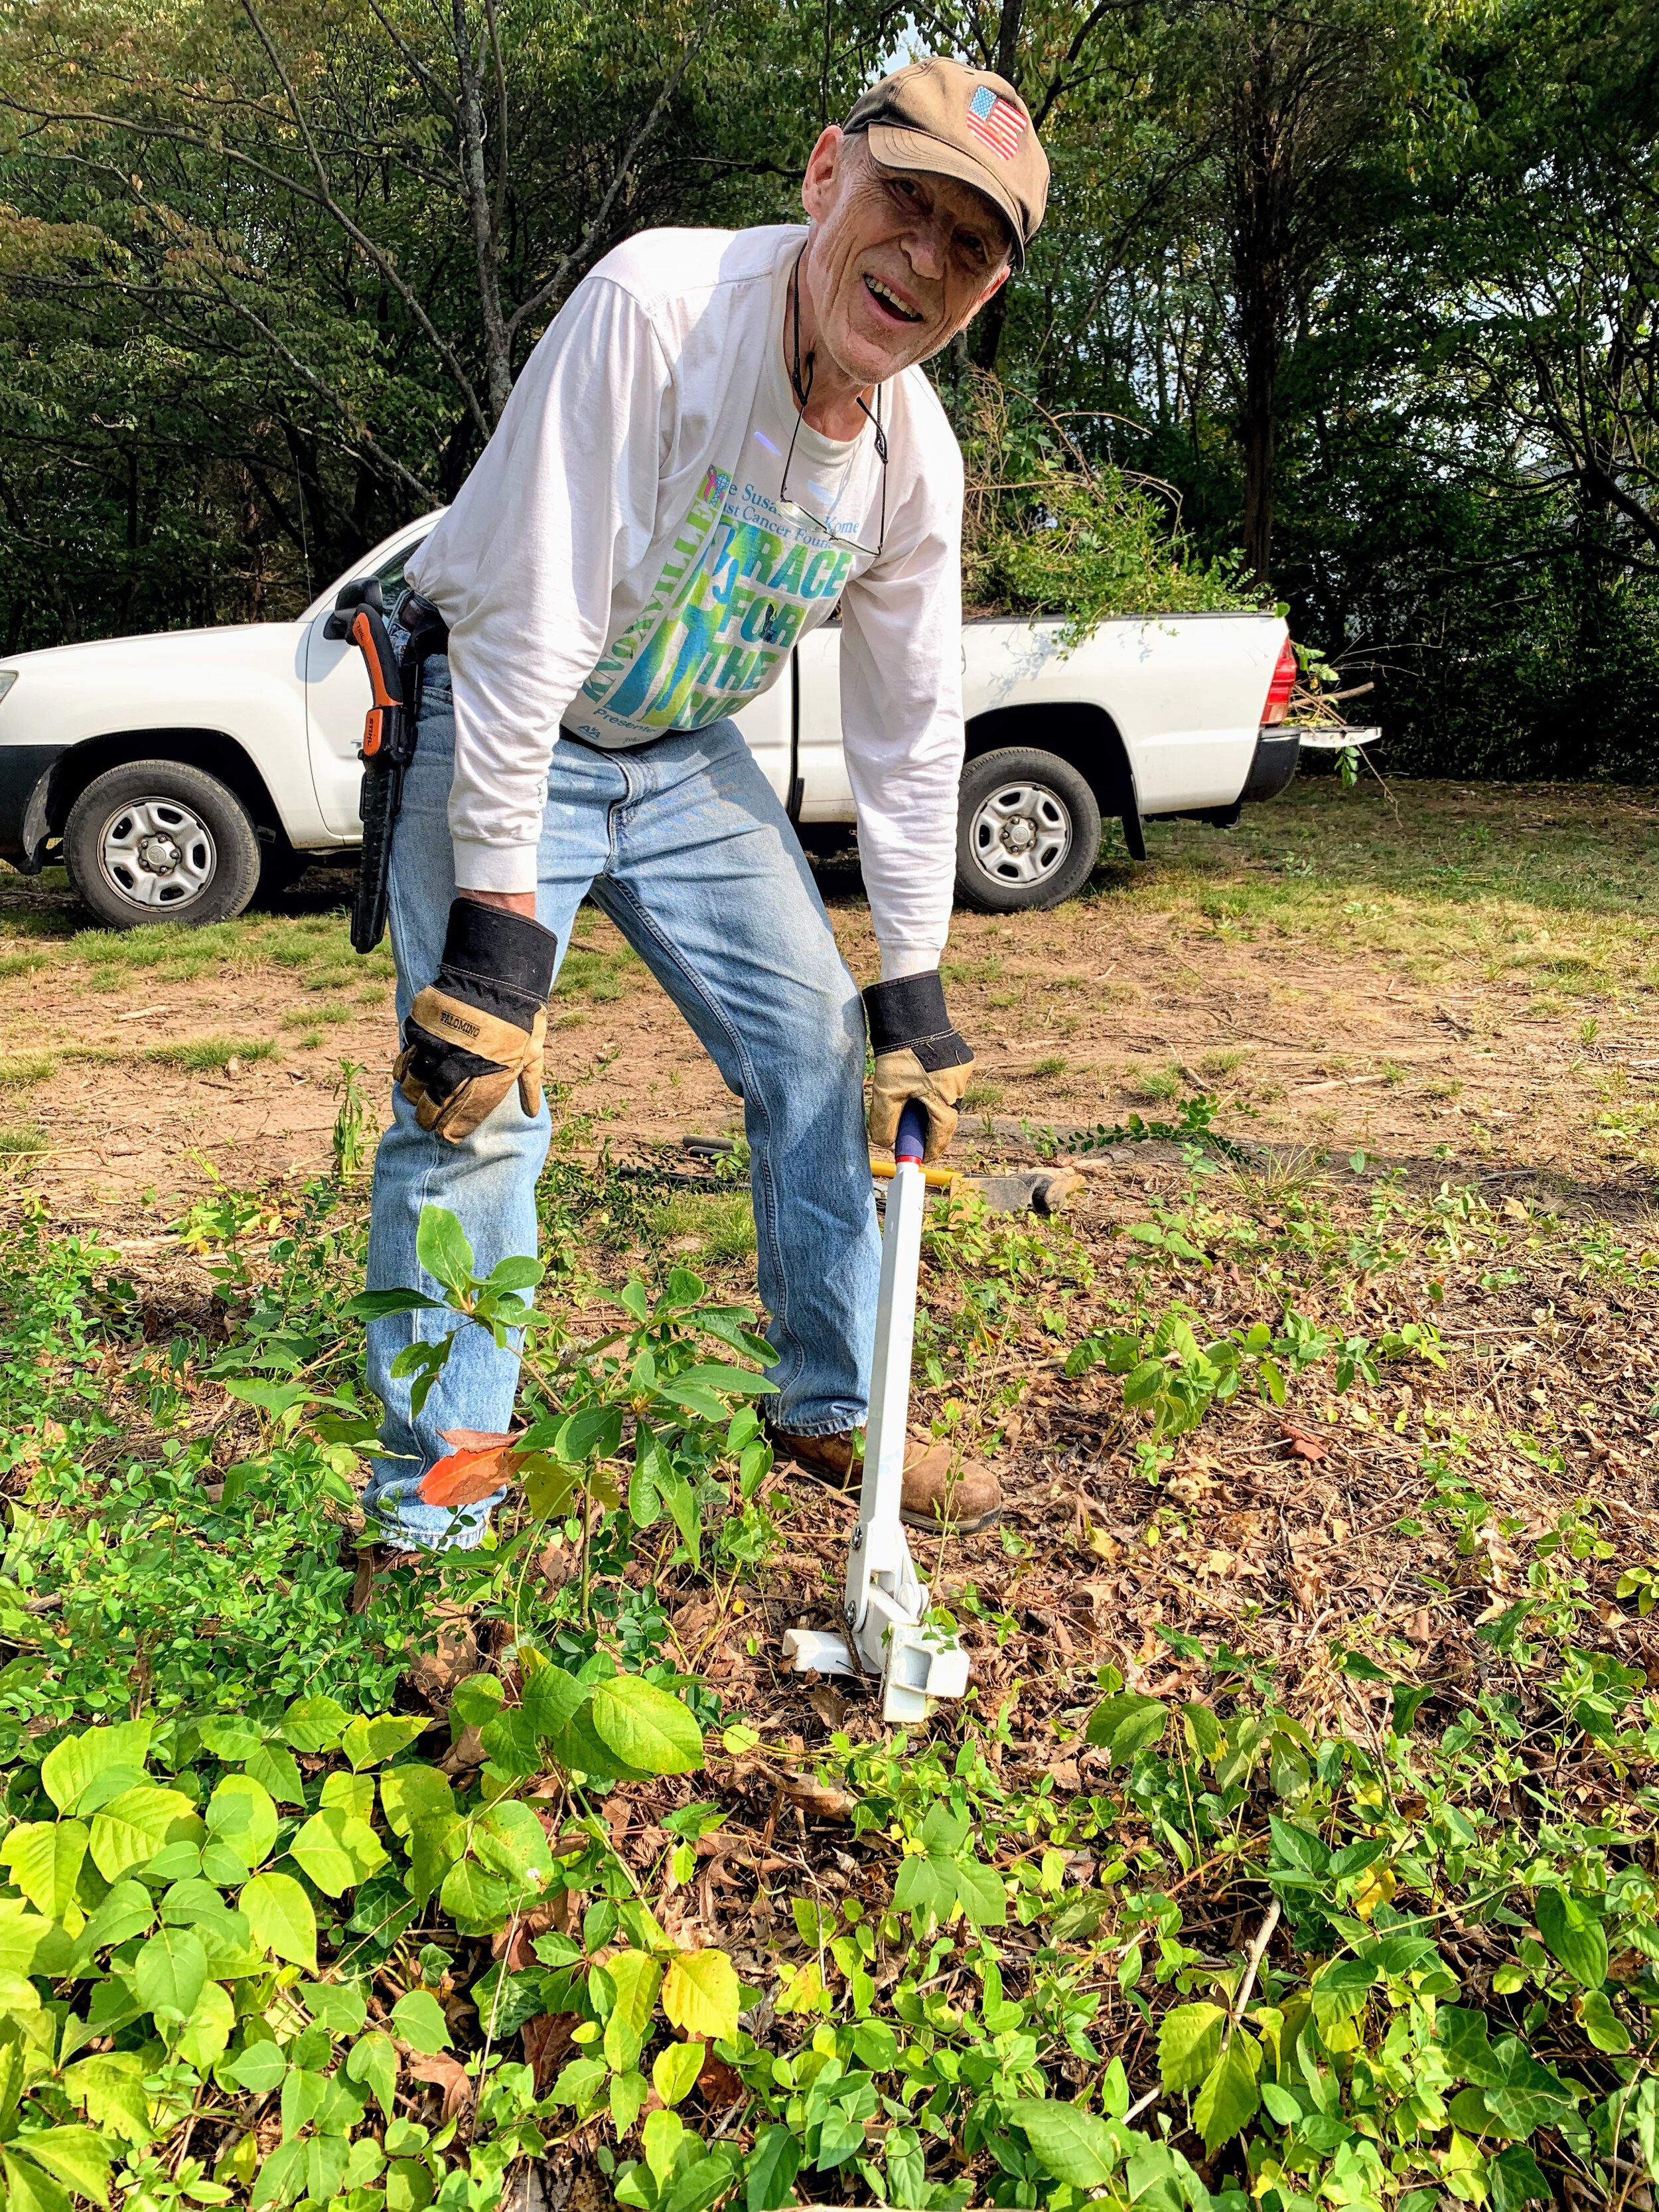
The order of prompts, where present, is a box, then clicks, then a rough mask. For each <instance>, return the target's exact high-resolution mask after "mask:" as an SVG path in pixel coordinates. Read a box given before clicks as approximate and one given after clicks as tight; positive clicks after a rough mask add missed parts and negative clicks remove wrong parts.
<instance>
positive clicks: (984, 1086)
mask: <svg viewBox="0 0 1659 2212" xmlns="http://www.w3.org/2000/svg"><path fill="white" fill-rule="evenodd" d="M962 1103H963V1105H964V1106H967V1107H974V1106H1000V1105H1001V1103H1002V1085H1000V1083H977V1082H975V1083H970V1084H969V1085H968V1088H967V1090H966V1091H964V1092H963V1100H962Z"/></svg>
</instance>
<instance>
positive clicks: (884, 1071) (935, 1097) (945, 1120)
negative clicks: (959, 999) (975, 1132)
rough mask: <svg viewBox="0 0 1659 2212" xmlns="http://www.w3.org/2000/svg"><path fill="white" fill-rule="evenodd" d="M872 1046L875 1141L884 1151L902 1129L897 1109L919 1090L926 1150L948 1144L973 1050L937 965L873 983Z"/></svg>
mask: <svg viewBox="0 0 1659 2212" xmlns="http://www.w3.org/2000/svg"><path fill="white" fill-rule="evenodd" d="M864 1011H865V1012H866V1015H867V1016H868V1017H869V1022H870V1047H871V1049H872V1052H873V1053H874V1054H875V1055H876V1075H875V1083H874V1085H873V1087H872V1091H871V1094H870V1112H869V1124H870V1141H871V1143H872V1145H875V1146H878V1147H880V1148H881V1149H882V1150H883V1151H885V1150H886V1149H887V1148H888V1147H890V1146H891V1145H892V1143H893V1141H894V1139H896V1137H897V1135H898V1125H899V1115H901V1114H902V1112H903V1110H904V1107H905V1104H906V1102H907V1101H908V1100H909V1099H912V1098H914V1099H915V1101H916V1102H917V1103H918V1104H919V1105H921V1106H922V1107H924V1108H925V1109H926V1110H927V1158H929V1159H930V1160H933V1159H937V1158H939V1154H940V1153H941V1152H948V1151H949V1150H950V1146H951V1139H952V1138H953V1137H954V1136H955V1135H956V1133H957V1107H958V1106H959V1105H960V1104H961V1103H962V1094H963V1091H966V1090H967V1088H968V1085H969V1079H970V1078H971V1076H972V1075H973V1073H974V1055H973V1054H972V1053H971V1052H970V1051H969V1048H968V1047H967V1045H966V1044H965V1043H964V1042H963V1039H962V1038H961V1037H959V1036H957V1032H956V1030H954V1029H953V1028H952V1027H951V1017H950V1015H949V1014H947V1013H946V1012H945V986H944V984H943V983H942V982H941V981H940V980H939V970H938V969H936V968H935V969H932V970H930V971H929V972H928V973H927V974H926V975H901V976H900V977H898V979H897V980H896V981H894V982H891V983H872V984H871V986H870V987H869V989H868V990H867V991H866V993H865V994H864Z"/></svg>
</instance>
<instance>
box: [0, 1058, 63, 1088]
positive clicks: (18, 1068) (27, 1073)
mask: <svg viewBox="0 0 1659 2212" xmlns="http://www.w3.org/2000/svg"><path fill="white" fill-rule="evenodd" d="M56 1073H58V1058H57V1055H56V1054H54V1053H50V1052H12V1053H6V1054H0V1091H23V1090H27V1087H28V1085H30V1084H31V1083H44V1082H45V1081H46V1079H47V1077H48V1076H51V1075H55V1074H56Z"/></svg>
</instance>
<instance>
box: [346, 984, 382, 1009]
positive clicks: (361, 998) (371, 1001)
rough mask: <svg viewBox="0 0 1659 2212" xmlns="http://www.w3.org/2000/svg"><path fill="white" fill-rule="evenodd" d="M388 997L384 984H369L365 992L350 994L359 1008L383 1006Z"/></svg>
mask: <svg viewBox="0 0 1659 2212" xmlns="http://www.w3.org/2000/svg"><path fill="white" fill-rule="evenodd" d="M389 995H390V994H388V992H387V990H386V986H385V984H384V983H371V984H370V985H369V986H368V989H367V990H363V991H355V992H353V994H352V996H353V997H354V998H355V999H356V1001H357V1004H358V1005H359V1006H385V1004H386V1000H387V998H388V996H389Z"/></svg>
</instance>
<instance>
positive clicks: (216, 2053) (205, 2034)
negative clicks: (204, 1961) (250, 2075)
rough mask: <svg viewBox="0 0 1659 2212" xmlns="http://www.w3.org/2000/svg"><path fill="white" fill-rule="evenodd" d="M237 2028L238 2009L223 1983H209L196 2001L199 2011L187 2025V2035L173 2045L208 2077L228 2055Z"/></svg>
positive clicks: (183, 2057) (192, 2015) (181, 2055)
mask: <svg viewBox="0 0 1659 2212" xmlns="http://www.w3.org/2000/svg"><path fill="white" fill-rule="evenodd" d="M235 2026H236V2007H235V2005H234V2003H233V2002H232V2001H231V1995H230V1991H229V1990H228V1989H226V1987H225V1986H224V1984H223V1983H222V1982H209V1983H207V1984H205V1985H204V1988H203V1990H202V1994H201V1996H199V1997H197V2000H196V2009H195V2011H194V2012H193V2013H191V2016H190V2018H189V2019H188V2020H187V2021H185V2032H184V2033H183V2034H182V2035H181V2036H180V2037H179V2040H178V2042H177V2043H176V2044H175V2045H173V2049H174V2051H175V2053H176V2055H177V2056H178V2057H180V2058H182V2059H183V2060H184V2062H185V2064H186V2065H187V2066H194V2067H196V2068H197V2069H198V2070H199V2071H200V2072H202V2073H204V2074H205V2073H206V2072H207V2070H208V2069H209V2068H210V2066H212V2065H214V2064H216V2063H217V2061H218V2060H219V2059H220V2058H222V2057H223V2056H224V2053H225V2051H226V2050H227V2048H228V2045H229V2043H230V2039H231V2035H232V2033H233V2032H234V2028H235Z"/></svg>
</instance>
